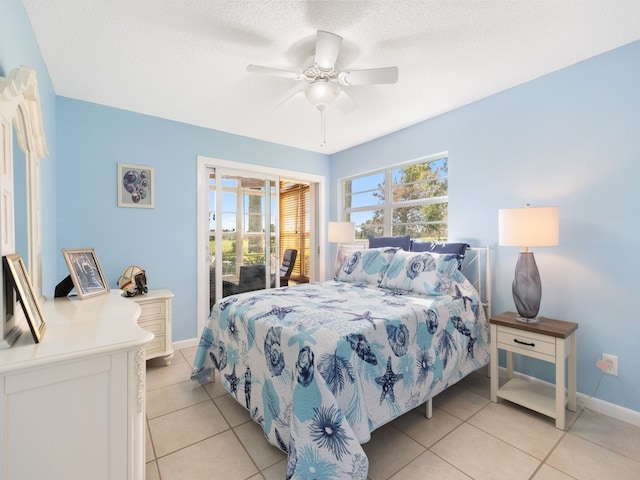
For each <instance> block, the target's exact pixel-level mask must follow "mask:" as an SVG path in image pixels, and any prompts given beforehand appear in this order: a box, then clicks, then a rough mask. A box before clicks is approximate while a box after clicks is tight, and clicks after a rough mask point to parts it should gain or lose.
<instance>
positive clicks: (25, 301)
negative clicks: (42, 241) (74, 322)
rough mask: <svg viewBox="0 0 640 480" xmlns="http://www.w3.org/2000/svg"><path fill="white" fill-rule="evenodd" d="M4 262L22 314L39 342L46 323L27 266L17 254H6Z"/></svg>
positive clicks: (34, 337)
mask: <svg viewBox="0 0 640 480" xmlns="http://www.w3.org/2000/svg"><path fill="white" fill-rule="evenodd" d="M4 264H5V268H6V270H7V272H8V277H9V279H10V281H11V283H12V284H13V288H14V289H15V291H16V292H17V294H18V300H19V301H20V305H21V306H22V311H23V312H24V316H25V317H26V318H27V323H28V324H29V329H30V330H31V334H32V335H33V340H34V341H35V342H36V343H40V341H41V340H42V336H43V335H44V330H45V328H46V326H47V324H46V322H45V319H44V314H43V313H42V307H41V306H40V301H39V299H38V296H37V295H36V293H35V290H34V288H33V284H32V283H31V279H30V278H29V273H28V272H27V267H26V266H25V264H24V262H23V261H22V257H21V256H20V255H17V254H11V255H6V256H5V257H4Z"/></svg>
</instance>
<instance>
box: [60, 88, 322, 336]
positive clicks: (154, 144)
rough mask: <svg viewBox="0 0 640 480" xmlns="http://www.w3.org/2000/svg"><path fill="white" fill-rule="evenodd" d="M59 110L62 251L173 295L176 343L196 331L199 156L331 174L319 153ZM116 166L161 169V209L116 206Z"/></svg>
mask: <svg viewBox="0 0 640 480" xmlns="http://www.w3.org/2000/svg"><path fill="white" fill-rule="evenodd" d="M57 112H58V116H57V121H58V158H59V161H58V171H57V176H58V177H57V182H58V183H57V192H58V212H59V214H58V246H59V247H60V248H74V247H92V248H95V249H96V253H97V255H98V258H99V259H100V263H101V264H102V268H103V270H104V271H105V275H106V276H107V279H108V282H109V285H110V286H111V287H112V288H117V280H118V277H119V276H120V274H121V273H122V271H123V270H124V269H125V267H127V266H128V265H139V266H141V267H143V268H144V269H145V270H146V272H147V279H148V284H149V288H169V289H171V290H172V291H173V292H174V294H175V298H174V300H173V340H174V341H177V340H186V339H191V338H195V337H196V336H197V334H198V332H196V324H197V322H196V320H197V318H196V311H197V309H196V245H197V238H196V201H197V198H196V171H197V160H196V159H197V156H198V155H202V156H208V157H214V158H220V159H224V160H232V161H237V162H250V163H254V164H259V165H263V166H267V167H272V168H282V169H285V170H295V171H300V172H305V173H312V174H317V175H324V176H326V177H328V175H329V159H328V157H327V156H326V155H323V154H317V153H312V152H307V151H303V150H297V149H293V148H289V147H284V146H281V145H275V144H272V143H267V142H262V141H259V140H255V139H251V138H247V137H240V136H237V135H231V134H228V133H224V132H219V131H214V130H208V129H205V128H200V127H195V126H192V125H186V124H183V123H177V122H171V121H167V120H162V119H160V118H156V117H150V116H145V115H140V114H136V113H131V112H127V111H124V110H119V109H115V108H110V107H104V106H100V105H96V104H92V103H86V102H81V101H78V100H72V99H68V98H64V97H58V103H57ZM118 163H129V164H138V165H149V166H151V167H153V168H154V169H155V182H156V194H155V208H153V209H139V208H118V206H117V185H118V183H117V179H116V171H117V164H118ZM323 208H326V206H323ZM58 272H59V274H60V275H66V267H65V265H64V262H63V259H62V256H60V257H59V261H58Z"/></svg>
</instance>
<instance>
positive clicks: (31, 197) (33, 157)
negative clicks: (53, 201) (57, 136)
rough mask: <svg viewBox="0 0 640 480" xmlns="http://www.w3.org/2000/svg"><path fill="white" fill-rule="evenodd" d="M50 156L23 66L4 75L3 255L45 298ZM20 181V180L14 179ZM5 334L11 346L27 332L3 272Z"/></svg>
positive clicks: (0, 292)
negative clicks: (45, 188) (19, 262)
mask: <svg viewBox="0 0 640 480" xmlns="http://www.w3.org/2000/svg"><path fill="white" fill-rule="evenodd" d="M47 155H48V152H47V146H46V140H45V135H44V126H43V123H42V109H41V106H40V95H39V93H38V82H37V80H36V73H35V70H34V69H32V68H30V67H26V66H21V67H19V68H16V69H14V70H12V71H11V72H10V73H9V75H8V76H7V77H6V78H5V77H0V253H1V254H2V256H5V255H9V254H14V253H18V254H20V255H21V256H23V257H24V262H25V264H27V265H28V273H29V276H30V277H31V282H32V284H33V287H34V290H35V292H36V295H38V296H40V297H41V296H42V274H41V271H42V270H41V267H42V265H41V263H42V261H41V260H42V238H41V233H40V160H41V159H42V158H44V157H46V156H47ZM14 180H15V183H14ZM0 299H1V300H2V319H1V321H2V329H1V330H2V337H1V338H0V348H7V347H9V346H11V345H12V344H13V343H14V342H15V341H16V340H17V338H18V337H19V336H20V333H21V332H22V323H23V322H22V320H24V318H20V313H21V309H20V308H15V301H16V299H15V295H14V294H13V289H12V288H9V286H8V285H7V279H6V278H5V276H4V274H3V275H0Z"/></svg>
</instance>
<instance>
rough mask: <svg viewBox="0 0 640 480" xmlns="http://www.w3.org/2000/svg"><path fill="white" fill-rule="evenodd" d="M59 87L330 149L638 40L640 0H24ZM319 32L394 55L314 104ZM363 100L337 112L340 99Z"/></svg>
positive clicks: (353, 60)
mask: <svg viewBox="0 0 640 480" xmlns="http://www.w3.org/2000/svg"><path fill="white" fill-rule="evenodd" d="M23 2H24V5H25V7H26V11H27V14H28V15H29V18H30V21H31V24H32V26H33V29H34V31H35V36H36V38H37V41H38V43H39V45H40V49H41V51H42V55H43V57H44V61H45V63H46V65H47V68H48V70H49V74H50V76H51V80H52V82H53V87H54V89H55V92H56V94H57V95H61V96H65V97H71V98H76V99H80V100H85V101H89V102H94V103H98V104H103V105H109V106H113V107H117V108H121V109H125V110H130V111H134V112H139V113H144V114H148V115H154V116H157V117H161V118H166V119H171V120H176V121H179V122H184V123H189V124H193V125H199V126H203V127H208V128H213V129H216V130H221V131H225V132H230V133H235V134H238V135H243V136H247V137H253V138H258V139H262V140H267V141H270V142H275V143H279V144H284V145H289V146H292V147H298V148H302V149H305V150H311V151H317V152H324V153H334V152H337V151H340V150H344V149H345V148H348V147H351V146H354V145H358V144H360V143H363V142H366V141H368V140H371V139H373V138H376V137H379V136H382V135H384V134H387V133H390V132H394V131H397V130H399V129H401V128H404V127H407V126H409V125H413V124H415V123H417V122H419V121H421V120H425V119H427V118H430V117H433V116H435V115H439V114H441V113H443V112H446V111H449V110H451V109H454V108H456V107H459V106H461V105H465V104H468V103H470V102H473V101H475V100H478V99H480V98H483V97H486V96H488V95H491V94H494V93H496V92H499V91H501V90H504V89H507V88H510V87H512V86H515V85H518V84H521V83H523V82H526V81H528V80H531V79H533V78H536V77H540V76H541V75H544V74H547V73H549V72H552V71H555V70H558V69H561V68H563V67H566V66H568V65H572V64H574V63H576V62H579V61H581V60H583V59H585V58H588V57H591V56H594V55H597V54H599V53H602V52H605V51H607V50H611V49H613V48H616V47H619V46H621V45H625V44H627V43H630V42H632V41H635V40H638V39H640V1H638V0H448V1H445V0H432V1H415V0H395V1H391V0H390V1H371V0H367V1H319V0H318V1H257V0H256V1H229V0H226V1H222V0H218V1H215V0H108V1H105V0H55V1H51V0H23ZM317 30H327V31H329V32H332V33H335V34H338V35H340V36H342V37H343V38H344V42H343V45H342V50H341V53H340V56H339V57H338V63H339V65H340V66H341V67H343V68H350V69H361V68H374V67H386V66H394V65H395V66H398V67H399V70H400V75H399V80H398V83H397V84H394V85H375V86H372V85H367V86H358V87H355V86H351V87H345V88H346V89H347V90H348V93H349V97H344V96H343V95H340V96H339V97H338V100H337V101H336V103H334V104H333V105H331V106H330V107H329V108H328V109H327V112H326V115H327V116H326V128H327V144H326V145H324V146H323V147H321V146H320V144H321V135H320V113H319V112H318V111H317V110H315V109H314V108H313V107H312V106H311V105H310V104H309V103H308V102H307V101H306V99H305V98H304V96H303V94H302V93H300V94H298V95H296V96H294V97H292V98H290V99H289V100H287V101H286V102H284V103H283V104H282V105H280V106H278V103H280V102H281V101H282V99H283V98H286V96H287V94H288V92H290V91H291V88H292V86H294V84H295V83H296V82H295V81H293V80H289V79H286V78H276V77H268V76H263V75H256V74H250V73H247V72H246V71H245V67H246V65H247V64H250V63H251V64H258V65H265V66H270V67H276V68H281V69H285V70H294V71H301V69H302V64H303V62H304V61H305V59H306V58H307V57H308V56H309V54H310V53H311V51H312V50H313V48H314V42H315V35H316V31H317ZM347 98H351V99H353V100H354V101H355V102H356V103H357V104H358V108H357V109H356V110H354V111H352V112H351V113H343V112H342V111H341V110H340V108H339V106H340V103H339V102H344V101H345V99H347Z"/></svg>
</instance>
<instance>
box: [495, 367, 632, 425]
mask: <svg viewBox="0 0 640 480" xmlns="http://www.w3.org/2000/svg"><path fill="white" fill-rule="evenodd" d="M500 374H501V376H502V375H505V376H506V369H505V368H504V367H500ZM513 374H514V376H516V377H520V378H524V379H526V380H528V381H530V382H534V383H541V384H544V385H549V386H551V387H553V388H555V386H554V384H552V383H550V382H545V381H544V380H540V379H539V378H536V377H530V376H529V375H524V374H523V373H520V372H513ZM576 396H577V403H578V405H579V406H581V407H584V408H586V409H588V410H591V411H593V412H597V413H600V414H602V415H606V416H608V417H611V418H615V419H616V420H620V421H621V422H626V423H630V424H631V425H635V426H636V427H640V412H637V411H635V410H631V409H630V408H626V407H621V406H620V405H616V404H615V403H610V402H605V401H604V400H600V399H599V398H593V397H591V398H590V397H589V395H585V394H584V393H580V392H577V395H576Z"/></svg>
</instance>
